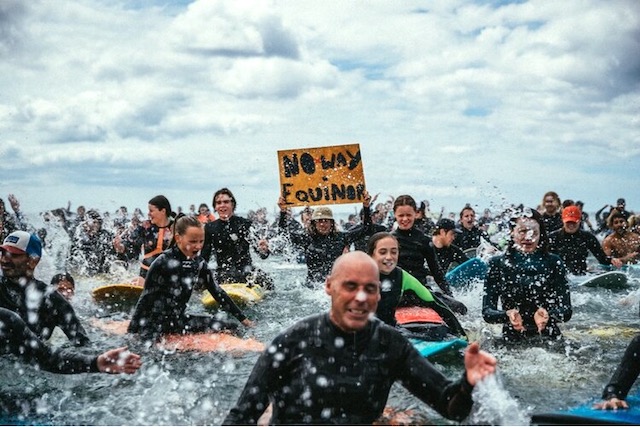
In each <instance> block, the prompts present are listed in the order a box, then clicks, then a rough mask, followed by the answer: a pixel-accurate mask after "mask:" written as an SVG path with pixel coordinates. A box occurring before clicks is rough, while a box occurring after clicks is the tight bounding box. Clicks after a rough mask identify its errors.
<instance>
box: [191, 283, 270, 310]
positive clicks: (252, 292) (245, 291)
mask: <svg viewBox="0 0 640 427" xmlns="http://www.w3.org/2000/svg"><path fill="white" fill-rule="evenodd" d="M220 287H221V288H222V289H224V291H225V292H226V293H227V294H228V295H229V296H230V297H231V299H232V300H233V302H235V303H236V304H237V305H239V306H245V305H247V304H253V303H256V302H258V301H261V300H262V297H263V291H262V288H261V287H260V286H257V285H255V286H252V287H248V286H247V284H246V283H224V284H222V285H220ZM202 304H203V305H204V306H205V307H206V308H217V307H218V301H216V300H215V298H213V297H212V296H211V294H210V293H209V291H204V293H203V295H202Z"/></svg>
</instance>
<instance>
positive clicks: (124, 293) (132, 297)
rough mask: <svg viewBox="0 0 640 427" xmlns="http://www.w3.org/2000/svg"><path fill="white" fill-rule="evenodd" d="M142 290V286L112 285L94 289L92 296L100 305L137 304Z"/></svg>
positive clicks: (129, 284)
mask: <svg viewBox="0 0 640 427" xmlns="http://www.w3.org/2000/svg"><path fill="white" fill-rule="evenodd" d="M142 289H144V288H143V287H142V286H138V285H134V284H131V283H112V284H109V285H103V286H98V287H97V288H94V289H93V290H92V291H91V295H92V296H93V299H94V300H95V301H96V302H100V303H105V302H106V303H116V302H119V303H126V302H128V303H135V302H137V301H138V298H140V294H142Z"/></svg>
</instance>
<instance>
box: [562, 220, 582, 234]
mask: <svg viewBox="0 0 640 427" xmlns="http://www.w3.org/2000/svg"><path fill="white" fill-rule="evenodd" d="M563 228H564V231H565V233H568V234H573V233H575V232H577V231H578V230H579V229H580V223H579V222H577V221H566V222H565V223H564V225H563Z"/></svg>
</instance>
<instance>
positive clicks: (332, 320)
mask: <svg viewBox="0 0 640 427" xmlns="http://www.w3.org/2000/svg"><path fill="white" fill-rule="evenodd" d="M8 200H9V203H10V205H11V208H12V211H13V213H11V212H9V211H8V210H7V209H6V207H5V204H4V201H3V200H2V199H0V241H2V242H3V244H2V246H1V249H2V253H1V257H0V260H1V267H2V277H0V281H1V287H0V315H2V317H3V319H2V324H3V325H9V326H4V327H2V328H0V337H1V338H2V339H3V340H4V342H5V346H4V348H5V352H11V353H13V354H18V355H21V357H23V358H25V359H26V360H28V361H30V362H33V363H39V364H42V366H43V367H44V368H45V369H51V370H53V371H58V372H68V373H72V372H97V371H102V372H127V373H133V372H135V371H136V370H137V369H138V368H139V367H140V366H141V361H140V358H139V356H138V355H135V354H132V353H129V352H128V350H127V349H126V348H120V349H113V350H110V351H108V352H105V353H103V354H102V355H100V356H98V357H96V358H94V359H91V360H88V359H86V357H85V358H83V357H80V356H78V355H77V354H76V353H73V352H56V351H53V350H50V349H49V348H48V346H47V345H46V344H45V341H46V340H47V339H48V338H49V337H50V336H51V333H52V331H53V329H54V328H55V327H59V328H60V329H62V330H63V332H64V333H65V334H66V335H67V337H68V338H69V340H71V341H72V342H73V343H74V344H75V345H78V346H81V345H84V344H86V343H87V342H88V340H89V338H88V337H87V334H86V332H85V331H84V329H83V327H82V324H81V322H80V321H79V320H78V318H77V316H76V315H75V312H74V310H73V307H72V304H71V303H70V300H71V298H72V297H73V293H74V285H75V281H74V277H73V276H74V275H75V276H76V277H77V276H93V275H98V274H109V273H110V271H111V269H112V268H114V266H116V265H119V266H121V267H124V268H125V269H127V268H129V266H136V265H139V270H138V272H137V273H138V276H137V277H136V279H135V282H136V283H137V284H138V285H139V286H141V287H143V291H142V295H141V297H140V299H139V300H138V303H137V305H136V308H135V310H134V312H133V315H132V319H131V323H130V325H129V329H128V332H129V333H131V334H137V335H140V336H141V337H142V338H143V339H148V340H151V341H153V340H157V339H159V337H160V336H162V335H163V334H166V333H183V334H184V333H197V332H204V331H211V332H217V331H221V330H229V331H234V330H236V329H237V325H236V324H234V323H231V322H223V321H221V320H220V319H218V318H214V317H209V316H198V315H192V314H188V313H187V312H186V310H187V303H188V301H189V298H190V296H191V294H192V292H193V291H194V290H202V289H207V290H208V291H209V292H210V293H211V294H212V295H213V296H214V298H216V299H217V300H218V301H219V302H220V303H221V306H222V307H223V309H224V310H225V311H227V312H229V313H230V314H232V315H233V316H234V317H236V319H237V320H238V321H239V322H240V323H241V324H243V325H244V326H246V327H251V326H252V325H253V321H251V320H249V319H248V318H247V317H246V316H245V315H244V314H243V312H242V311H241V310H240V309H239V308H238V307H237V306H236V305H235V304H234V303H233V301H232V300H231V299H230V298H229V297H228V295H226V293H225V292H224V290H223V289H222V288H221V287H220V284H224V283H233V282H243V283H247V284H248V285H249V286H260V287H262V288H264V289H266V290H271V291H277V288H276V284H275V283H274V280H273V278H272V277H271V276H270V275H269V274H268V273H267V272H265V271H263V270H261V269H260V268H258V267H257V266H256V265H254V263H253V257H252V255H253V256H256V255H257V256H259V257H260V258H261V259H265V258H267V257H269V256H272V255H276V256H282V257H284V258H285V259H286V260H287V261H288V262H300V263H304V264H306V267H307V278H306V281H305V283H304V285H305V286H307V287H309V288H320V287H323V288H324V289H325V291H326V293H327V295H329V296H330V298H331V308H330V311H329V312H328V313H326V314H319V315H318V316H316V317H314V318H310V319H305V320H304V321H301V322H300V323H299V324H296V325H294V326H293V327H292V328H291V329H290V330H288V331H286V332H284V333H283V334H282V335H280V336H279V337H277V338H276V339H275V340H274V342H273V344H272V346H271V347H270V349H273V348H276V349H278V350H277V352H275V353H274V351H272V350H268V351H267V352H265V353H264V354H263V356H262V357H261V358H260V359H259V360H258V362H257V364H256V367H255V369H254V372H253V373H252V374H251V376H250V377H249V379H248V381H247V385H246V388H245V391H244V392H243V393H242V395H241V396H240V399H239V401H238V404H237V405H236V406H235V407H234V408H233V409H232V410H231V412H230V414H229V417H228V418H227V419H226V420H225V423H229V424H238V423H254V422H256V421H257V419H258V418H259V417H260V415H261V414H262V413H263V412H264V411H265V410H266V409H267V406H268V402H272V403H274V405H273V407H272V409H271V413H272V415H271V416H272V420H273V421H274V422H278V423H281V422H282V423H294V424H300V423H327V422H341V423H343V422H347V423H351V424H354V423H358V424H359V423H363V422H366V423H370V422H372V421H374V420H375V419H376V418H377V417H378V416H380V414H381V412H382V409H383V408H384V403H385V402H386V398H387V395H388V393H389V388H390V387H391V384H392V383H393V382H394V381H395V380H400V381H402V383H403V384H404V385H405V387H406V388H407V389H408V390H410V391H411V392H412V393H413V394H415V395H416V396H418V397H419V398H420V399H422V400H423V401H425V402H426V403H428V404H429V405H431V406H433V407H434V408H435V409H436V410H438V412H440V413H441V414H443V415H444V416H446V417H448V418H451V419H455V420H460V419H463V418H464V417H465V416H466V415H467V414H468V413H469V410H470V407H471V403H472V399H471V389H472V388H473V386H474V385H475V384H476V383H477V382H478V381H479V380H481V379H482V378H484V377H485V376H487V375H490V374H492V373H493V372H494V371H495V366H496V360H495V358H494V357H493V356H491V355H490V354H488V353H485V352H483V351H481V350H479V348H478V346H477V344H471V345H470V346H469V347H468V349H467V350H466V355H465V374H464V375H463V376H462V378H461V379H460V380H459V381H457V382H452V381H450V380H447V379H446V378H444V377H443V376H442V374H440V373H439V372H438V371H437V370H436V369H435V368H434V367H433V366H432V365H431V364H430V363H429V362H428V361H426V359H424V358H423V357H421V356H420V355H419V353H417V352H416V351H415V349H413V347H412V346H411V344H410V343H409V341H407V339H406V337H405V335H403V334H401V333H399V332H398V330H397V328H396V326H397V325H395V312H396V310H397V309H399V308H400V307H403V306H407V305H418V306H420V305H423V306H429V307H433V308H435V309H436V310H437V311H439V312H440V313H441V314H442V316H443V317H444V318H446V321H447V324H448V325H449V326H450V327H451V329H452V330H455V331H456V333H458V334H460V335H464V330H463V329H462V328H461V327H460V325H459V323H458V321H457V319H456V314H454V313H457V314H461V315H464V314H466V313H467V307H466V306H465V305H464V304H463V303H462V302H460V301H458V300H457V299H455V297H454V295H453V291H452V289H451V286H450V284H449V283H448V282H447V279H446V272H447V271H448V270H449V269H451V268H452V267H453V266H455V265H457V264H462V263H464V262H466V261H467V260H469V259H470V258H472V257H475V256H477V255H479V253H478V252H479V251H480V250H481V249H482V250H483V251H485V252H487V251H488V253H489V255H490V256H491V257H490V259H489V261H488V273H487V276H486V279H485V281H484V295H483V302H482V316H483V318H484V320H485V321H486V322H488V323H496V324H502V326H503V328H502V338H503V339H504V340H505V342H509V343H514V342H518V343H522V342H525V343H526V342H527V340H528V339H530V338H531V337H534V336H535V337H542V338H544V339H549V340H559V339H562V333H561V329H560V328H559V324H561V323H563V322H566V321H569V320H570V319H571V316H572V306H571V296H570V292H569V286H568V279H567V277H568V274H569V273H571V274H574V275H584V274H586V273H587V272H588V271H589V270H590V269H593V268H594V267H595V268H621V267H623V266H624V265H627V264H635V263H637V262H638V261H639V260H640V257H639V252H640V234H638V232H639V231H640V230H639V229H638V227H639V226H640V219H639V218H638V216H637V215H635V214H633V213H632V212H630V211H627V210H626V203H625V200H624V199H622V198H620V199H618V200H617V202H616V204H615V205H613V206H611V205H607V206H605V207H603V208H602V209H600V210H599V211H598V212H597V213H596V215H595V220H596V222H595V224H593V223H591V221H590V219H589V216H588V214H587V213H586V212H585V211H584V210H583V207H584V204H583V203H582V202H580V201H576V202H574V201H573V200H568V199H567V200H564V201H562V200H561V199H560V197H559V196H558V194H557V193H555V192H553V191H550V192H547V193H546V194H545V195H544V196H543V198H542V202H541V204H540V205H539V206H538V207H536V208H529V207H526V206H523V205H519V206H516V205H512V206H509V207H506V208H504V209H503V210H502V211H501V212H499V213H496V214H495V215H492V212H491V211H490V210H488V209H485V210H484V211H483V215H482V216H481V217H480V218H477V217H476V212H475V209H474V208H473V207H472V206H470V205H466V206H464V207H463V208H462V209H461V211H460V212H459V214H458V215H457V216H456V215H455V214H454V215H452V214H450V215H448V216H445V215H444V209H442V210H441V211H440V212H439V213H438V214H433V213H432V212H431V211H430V209H429V203H428V202H427V201H422V202H420V203H417V202H416V200H415V199H414V198H413V197H412V196H410V195H406V194H405V195H400V196H397V197H395V198H390V199H389V200H388V201H386V202H381V203H377V204H375V202H376V200H377V196H374V197H372V196H371V195H370V194H369V193H368V192H366V191H365V192H364V194H363V203H362V208H361V209H360V213H359V215H353V216H351V217H350V218H349V219H348V220H347V221H339V220H337V219H336V217H335V216H334V213H333V211H332V209H331V208H329V207H326V206H308V207H304V208H303V209H301V210H300V212H298V213H294V212H293V209H292V208H290V207H289V206H287V204H286V203H285V200H284V199H283V198H282V197H281V198H280V199H278V201H277V206H278V208H279V211H280V212H279V215H278V216H277V218H275V219H274V221H272V222H270V221H269V220H268V215H267V209H266V208H260V209H258V210H256V211H249V212H248V213H247V216H246V217H243V216H239V215H238V214H237V213H236V208H237V201H236V198H235V196H234V194H233V193H232V192H231V190H229V189H228V188H221V189H219V190H218V191H216V192H215V193H214V195H213V198H212V207H213V212H211V211H210V210H209V207H208V205H207V204H206V203H201V204H200V205H199V208H198V210H196V209H195V205H191V206H190V208H189V211H188V212H183V211H182V209H181V208H178V209H177V211H178V212H177V213H176V212H174V211H173V210H172V206H171V203H170V201H169V200H168V199H167V198H166V197H165V196H163V195H157V196H155V197H152V198H151V199H150V200H149V201H148V204H147V208H148V211H147V214H143V212H142V211H141V210H140V209H136V210H134V212H133V214H132V215H129V213H128V209H127V208H126V207H125V206H122V207H120V209H118V211H117V212H116V213H115V214H114V215H113V216H112V215H111V214H110V213H108V212H102V213H100V212H99V211H98V210H96V209H88V210H87V209H85V207H83V206H79V207H78V208H77V209H76V210H75V212H72V211H71V209H70V204H69V205H68V206H67V207H66V208H58V209H52V210H50V211H46V212H43V213H42V214H41V217H42V224H41V225H38V226H36V225H34V224H35V222H30V221H29V220H28V218H27V217H26V216H25V215H24V214H23V212H22V211H21V210H20V204H19V202H18V199H17V198H16V197H15V196H14V195H10V196H9V198H8ZM605 211H607V212H605ZM43 253H46V254H48V256H49V257H50V258H51V261H52V263H53V265H54V268H55V269H56V270H57V271H59V273H58V274H56V275H55V276H54V277H53V278H52V279H51V282H50V285H47V284H46V283H44V282H42V281H40V280H38V279H36V278H35V277H34V275H33V273H34V270H35V267H36V265H37V264H38V262H39V261H40V259H41V258H42V256H43ZM590 254H591V255H593V257H594V258H595V259H596V260H597V262H598V265H596V266H593V265H590V264H589V263H588V262H587V260H588V257H589V255H590ZM210 263H214V264H215V267H213V268H210V267H209V264H210ZM134 268H135V267H134ZM27 300H28V301H27ZM372 314H375V315H376V316H375V317H376V318H375V319H374V318H373V317H372V316H371V315H372ZM33 337H35V338H33ZM32 338H33V339H35V340H36V342H37V343H38V346H36V348H35V350H34V352H33V354H24V353H20V351H19V348H20V342H21V341H20V340H26V339H32ZM347 338H348V340H347ZM637 341H638V339H636V340H634V342H636V344H633V343H632V345H634V346H635V347H637ZM301 342H304V343H305V345H304V346H300V345H299V343H301ZM316 342H317V344H314V343H316ZM338 342H341V343H342V344H340V345H338V344H336V343H338ZM345 342H350V343H352V344H350V345H354V346H355V347H354V348H353V349H351V348H348V347H350V346H345V345H344V343H345ZM327 343H332V345H329V346H327ZM274 346H275V347H274ZM630 347H631V346H630ZM635 347H634V348H635ZM347 350H349V351H347ZM629 352H631V350H630V351H629ZM348 354H358V355H360V356H359V358H357V359H353V357H352V356H348ZM275 355H278V356H277V357H279V358H280V359H279V360H278V363H275V361H274V360H273V358H274V357H275ZM114 358H115V359H118V360H119V361H118V364H117V368H115V367H114V366H113V365H114V363H116V362H114ZM122 360H125V362H122ZM327 360H333V361H334V362H333V364H332V365H331V366H328V365H327V362H326V361H327ZM630 360H631V362H630ZM374 362H375V363H374ZM629 364H631V365H633V368H629V367H628V366H629ZM276 365H277V366H276ZM636 365H638V361H637V356H636V353H633V356H629V357H626V356H625V359H624V360H623V362H622V363H621V367H620V368H619V369H618V371H617V372H616V375H615V376H614V379H615V380H614V379H612V383H611V384H609V385H608V386H607V387H606V389H605V394H603V398H605V399H607V401H606V402H605V403H603V404H602V405H601V407H603V408H607V407H624V405H626V403H624V397H625V396H626V393H627V392H628V389H629V387H630V386H631V384H632V383H633V381H634V380H635V377H634V378H633V380H631V381H630V382H629V378H627V377H624V376H625V375H627V376H628V375H630V374H629V372H635V375H636V376H637V371H638V369H636V368H637V366H636ZM310 370H311V371H314V372H316V370H317V372H323V373H326V374H328V375H329V378H330V379H329V381H328V383H327V384H325V385H322V386H318V385H317V384H316V385H314V386H310V385H309V384H310V381H313V379H312V378H311V377H310V376H309V375H308V373H309V372H310ZM621 372H622V374H621ZM621 376H623V377H624V380H621V379H620V377H621ZM612 384H613V385H612ZM620 384H622V385H620ZM627 385H628V387H627ZM256 390H258V391H257V392H256ZM303 390H307V391H306V392H305V393H303ZM371 390H374V391H375V392H371ZM613 399H616V401H619V402H622V403H611V402H613ZM310 401H312V402H313V404H311V405H310V404H309V402H310ZM349 402H357V404H352V403H349Z"/></svg>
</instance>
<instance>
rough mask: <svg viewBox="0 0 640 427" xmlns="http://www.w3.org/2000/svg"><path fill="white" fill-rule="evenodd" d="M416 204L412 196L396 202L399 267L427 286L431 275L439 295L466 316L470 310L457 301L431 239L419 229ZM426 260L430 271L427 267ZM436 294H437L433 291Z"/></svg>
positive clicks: (453, 308)
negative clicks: (416, 219)
mask: <svg viewBox="0 0 640 427" xmlns="http://www.w3.org/2000/svg"><path fill="white" fill-rule="evenodd" d="M416 210H417V206H416V201H415V200H414V199H413V197H411V196H408V195H402V196H398V198H396V200H395V201H394V202H393V213H394V215H395V218H396V222H397V223H398V228H397V229H395V230H394V231H393V235H394V236H395V237H396V238H397V239H398V243H399V245H400V255H399V257H398V266H399V267H400V268H402V269H403V270H406V271H407V272H409V274H411V275H412V276H413V277H415V278H416V279H418V280H419V281H420V283H422V284H423V285H425V286H427V288H429V286H428V285H427V276H429V275H431V276H433V279H434V280H435V282H436V283H437V284H438V286H439V287H440V289H442V292H443V293H437V292H436V295H437V296H438V297H439V298H440V299H441V300H442V301H443V302H444V303H445V304H447V305H448V306H449V308H451V309H452V310H453V311H455V312H456V313H460V314H466V313H467V307H466V306H465V305H464V304H463V303H461V302H460V301H457V300H455V299H454V298H453V296H452V295H453V294H452V292H451V288H450V286H449V284H448V283H447V280H446V279H445V277H444V273H443V272H442V269H441V268H440V265H439V264H438V260H437V258H436V254H435V252H434V251H433V248H432V247H431V238H430V237H428V236H425V235H424V233H422V232H421V231H420V230H418V229H417V228H416V227H415V218H416ZM425 261H426V263H427V265H428V268H427V267H426V266H425ZM432 292H434V291H433V290H432Z"/></svg>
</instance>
